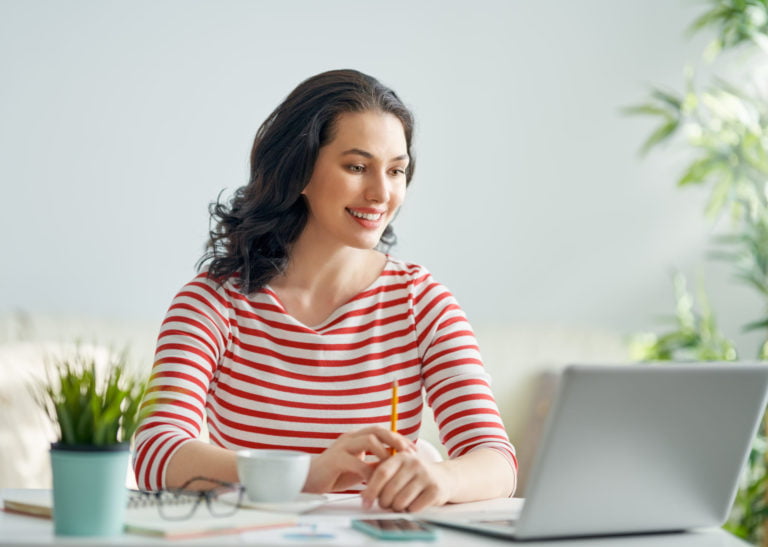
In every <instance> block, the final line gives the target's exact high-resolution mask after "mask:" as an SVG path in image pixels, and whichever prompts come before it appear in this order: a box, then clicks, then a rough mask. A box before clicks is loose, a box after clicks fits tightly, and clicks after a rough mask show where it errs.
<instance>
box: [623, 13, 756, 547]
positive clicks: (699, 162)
mask: <svg viewBox="0 0 768 547" xmlns="http://www.w3.org/2000/svg"><path fill="white" fill-rule="evenodd" d="M709 4H710V8H709V10H708V11H706V12H705V13H704V14H703V15H701V16H700V17H699V18H697V19H696V20H695V21H694V23H693V25H692V26H691V28H690V30H691V31H692V32H699V31H703V30H710V31H713V32H714V34H715V39H714V40H713V41H712V42H711V43H710V45H709V46H708V47H707V49H706V51H705V52H704V58H705V59H707V60H709V61H712V60H714V59H715V58H716V57H720V56H722V55H724V54H726V53H728V52H730V51H732V50H736V49H738V50H740V52H741V53H746V52H749V53H753V54H755V55H754V57H753V58H751V59H750V60H751V65H750V66H749V67H748V71H747V72H748V73H749V74H750V75H751V78H750V77H747V78H741V79H740V80H739V81H740V84H739V85H734V84H732V83H729V82H728V81H727V80H725V79H723V78H719V77H716V76H715V77H713V79H712V82H711V83H710V84H709V85H707V86H704V87H702V88H699V86H697V85H696V83H695V74H694V71H693V70H689V71H688V77H687V80H686V85H685V91H684V92H682V93H676V92H674V91H669V90H660V89H654V90H652V91H651V93H650V97H649V99H648V100H647V101H646V102H645V103H643V104H639V105H636V106H633V107H630V108H628V109H626V112H627V113H629V114H640V115H646V116H651V117H653V118H655V119H657V120H658V121H659V123H658V126H657V127H656V128H655V129H654V130H653V131H652V133H651V134H650V136H649V137H648V138H647V140H646V141H645V143H644V144H643V145H642V148H641V151H642V152H643V153H646V152H648V151H649V150H651V149H653V148H656V147H657V146H659V145H661V144H662V143H665V142H668V141H671V140H672V139H675V138H681V139H682V140H683V141H684V142H685V143H686V144H687V145H688V146H689V147H690V148H691V149H692V151H693V153H694V154H693V159H692V160H691V161H690V163H689V164H688V165H687V166H686V167H685V169H684V170H683V171H682V173H681V175H680V177H679V178H678V180H677V185H678V186H679V187H690V186H702V187H704V186H706V187H708V188H709V197H708V199H707V204H706V207H705V213H706V215H707V216H708V217H709V218H710V219H712V221H713V222H716V221H720V220H721V219H723V218H726V219H727V220H728V222H727V227H726V228H725V233H720V234H718V235H716V236H715V237H714V241H713V248H712V251H711V252H710V257H711V258H714V259H717V260H720V261H723V262H725V263H726V264H728V265H729V266H730V267H731V268H732V271H733V274H734V279H735V280H736V281H737V282H739V283H741V284H743V285H746V286H747V287H749V288H751V289H754V290H755V291H756V292H757V295H758V298H759V299H760V300H761V301H762V302H763V309H764V316H763V317H758V318H754V319H752V320H750V321H748V322H747V323H745V325H744V330H745V331H757V332H762V342H761V343H760V346H759V348H758V349H757V351H756V353H757V357H758V359H761V360H768V96H766V95H765V93H766V90H765V87H764V82H765V79H766V73H765V72H761V70H764V69H765V68H766V67H768V0H711V1H710V2H709ZM744 58H745V57H744V56H743V55H742V57H741V59H744ZM761 80H762V82H761ZM675 294H676V304H677V310H676V314H675V323H674V326H673V327H672V328H671V329H670V330H669V331H667V332H665V333H663V334H661V335H655V334H645V335H641V336H638V337H635V339H634V341H633V344H632V348H631V349H632V352H633V356H634V357H635V358H637V359H640V360H649V361H667V360H669V361H685V360H691V359H696V360H718V361H731V360H735V359H737V358H738V355H739V352H737V349H736V347H735V345H734V344H733V342H732V341H731V340H729V339H728V338H727V337H726V336H725V335H723V334H722V333H721V332H720V330H719V328H718V326H717V322H716V320H715V312H714V310H712V309H711V307H710V306H709V303H708V302H709V299H708V298H707V297H706V294H705V293H704V291H703V290H700V291H699V294H698V306H697V305H696V304H697V303H696V299H694V298H693V296H692V295H691V294H690V292H689V291H688V289H687V287H686V282H685V278H684V277H683V276H682V274H677V275H676V276H675ZM765 428H766V424H765V419H764V427H763V429H762V431H761V432H760V434H759V435H758V438H757V439H756V440H755V443H754V445H753V448H752V451H751V454H750V456H749V460H748V466H747V469H746V472H745V474H744V476H743V477H742V482H741V485H740V489H739V492H738V494H737V497H736V501H735V503H734V507H733V511H732V514H731V517H730V519H729V521H728V523H727V524H726V528H727V529H728V530H730V531H731V532H733V533H734V534H736V535H738V536H739V537H742V538H745V539H747V540H749V541H751V542H753V543H754V544H756V545H763V546H768V450H767V447H768V442H767V440H766V435H765V431H766V429H765Z"/></svg>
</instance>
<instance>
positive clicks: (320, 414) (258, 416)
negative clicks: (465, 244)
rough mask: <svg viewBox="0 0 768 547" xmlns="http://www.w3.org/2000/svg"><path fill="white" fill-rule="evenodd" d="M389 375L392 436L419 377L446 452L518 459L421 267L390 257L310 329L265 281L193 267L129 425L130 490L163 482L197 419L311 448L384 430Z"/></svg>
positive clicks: (453, 313) (451, 302)
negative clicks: (144, 403) (215, 276)
mask: <svg viewBox="0 0 768 547" xmlns="http://www.w3.org/2000/svg"><path fill="white" fill-rule="evenodd" d="M393 380H397V381H398V383H399V404H398V424H397V429H398V431H399V432H400V433H401V434H403V435H405V436H406V437H408V438H409V439H411V440H414V441H415V440H416V438H417V437H418V435H419V428H420V426H421V412H422V406H423V398H422V388H424V391H425V392H426V400H427V402H428V403H429V405H430V406H431V408H432V409H433V411H434V414H435V419H436V422H437V424H438V428H439V431H440V440H441V441H442V443H443V444H444V445H445V447H446V449H447V452H448V455H449V457H456V456H459V455H461V454H464V453H466V452H468V451H470V450H472V449H475V448H478V447H481V446H482V447H491V448H494V449H497V450H499V451H500V452H501V453H502V454H504V455H505V456H506V457H507V459H508V460H509V461H510V463H511V464H512V465H513V466H515V467H516V466H517V463H516V459H515V453H514V448H513V447H512V445H511V444H510V442H509V439H508V437H507V434H506V432H505V430H504V426H503V425H502V422H501V418H500V416H499V411H498V409H497V407H496V403H495V401H494V399H493V395H492V393H491V390H490V387H489V379H488V375H487V374H486V372H485V370H484V368H483V365H482V361H481V358H480V352H479V349H478V346H477V342H476V340H475V336H474V334H473V332H472V330H471V327H470V325H469V323H468V322H467V319H466V317H465V315H464V313H463V312H462V310H461V309H460V308H459V306H458V304H457V303H456V300H455V299H454V297H453V296H452V295H451V293H450V292H449V291H448V290H447V289H446V288H445V287H443V286H442V285H440V284H438V283H436V282H435V281H434V280H433V278H432V276H431V275H430V274H429V272H427V271H426V269H425V268H423V267H421V266H417V265H413V264H408V263H405V262H401V261H397V260H395V259H393V258H391V257H389V259H388V262H387V264H386V266H385V268H384V270H383V271H382V273H381V275H380V276H379V277H378V279H377V280H376V281H375V282H374V283H373V284H372V285H371V286H370V287H368V288H367V289H366V290H364V291H363V292H361V293H360V294H358V295H357V296H355V297H354V298H352V299H351V300H350V301H349V302H347V303H346V304H344V305H343V306H341V307H340V308H339V309H337V310H336V311H335V312H334V313H333V314H331V316H330V317H328V318H327V319H326V320H325V321H324V322H323V323H322V324H321V325H319V326H316V327H313V328H309V327H307V326H306V325H304V324H302V323H301V322H299V321H298V320H296V319H295V318H293V317H292V316H291V315H289V314H288V313H287V312H286V311H285V309H284V307H283V305H282V304H281V303H280V300H279V299H278V298H277V295H276V294H275V293H274V292H273V291H272V290H271V289H270V288H269V286H266V287H264V288H263V289H261V290H259V291H258V292H256V293H255V294H252V295H250V296H244V295H243V294H241V293H240V292H238V285H237V279H236V278H231V279H229V280H227V281H225V282H224V283H223V284H219V283H218V282H216V281H214V280H212V279H209V278H208V276H207V274H206V273H201V274H200V275H198V276H197V277H196V278H195V279H194V280H193V281H192V282H190V283H189V284H187V285H186V286H185V287H184V288H183V289H182V290H181V291H180V292H179V293H178V295H176V298H175V299H174V300H173V303H172V304H171V307H170V309H169V310H168V314H167V316H166V318H165V320H164V321H163V324H162V328H161V330H160V335H159V337H158V343H157V351H156V354H155V364H154V366H153V369H152V376H151V378H150V383H149V389H148V393H147V400H148V401H149V400H151V401H153V403H154V407H153V408H152V412H151V414H150V415H149V416H148V417H147V418H145V419H144V421H143V422H142V425H141V427H140V428H139V431H138V433H137V435H136V452H135V458H134V470H135V472H136V478H137V482H138V484H139V487H140V488H145V489H150V490H156V489H160V488H163V487H164V486H165V469H166V466H167V464H168V461H169V459H170V457H171V455H172V454H173V453H174V451H175V450H177V449H178V448H179V446H181V445H182V444H183V443H185V442H188V441H190V440H192V439H195V438H197V437H198V435H199V434H200V431H201V427H202V424H203V422H204V419H207V425H208V430H209V435H210V441H211V442H212V443H214V444H216V445H219V446H223V447H225V448H230V449H240V448H289V449H293V450H301V451H304V452H309V453H312V454H317V453H320V452H322V451H323V450H324V449H325V448H327V447H328V446H329V445H330V444H331V443H332V442H333V441H334V440H335V439H336V438H337V437H338V436H339V435H341V434H342V433H344V432H346V431H349V430H351V429H356V428H360V427H365V426H368V425H375V424H379V425H382V426H385V427H389V421H390V409H391V386H392V382H393ZM203 474H204V473H203Z"/></svg>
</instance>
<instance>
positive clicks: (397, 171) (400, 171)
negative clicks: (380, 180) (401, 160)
mask: <svg viewBox="0 0 768 547" xmlns="http://www.w3.org/2000/svg"><path fill="white" fill-rule="evenodd" d="M392 174H394V175H405V169H402V168H400V167H397V168H395V169H392Z"/></svg>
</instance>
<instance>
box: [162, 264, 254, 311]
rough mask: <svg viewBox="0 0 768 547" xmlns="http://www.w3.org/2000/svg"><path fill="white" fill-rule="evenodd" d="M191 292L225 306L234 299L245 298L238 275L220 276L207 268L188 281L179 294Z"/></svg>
mask: <svg viewBox="0 0 768 547" xmlns="http://www.w3.org/2000/svg"><path fill="white" fill-rule="evenodd" d="M189 293H194V294H195V295H197V296H198V298H203V299H205V300H208V301H218V302H220V303H221V304H224V305H225V306H226V305H227V303H230V302H232V301H233V300H236V299H241V298H245V297H244V296H243V295H242V294H241V292H240V282H239V277H238V276H229V277H227V278H218V277H215V276H214V275H212V274H211V273H209V272H208V270H207V268H204V269H201V270H200V272H198V274H197V275H196V276H195V277H193V278H192V279H191V280H190V281H188V282H187V283H186V284H185V285H184V286H183V287H182V288H181V290H180V291H179V293H178V295H177V296H180V295H184V294H189Z"/></svg>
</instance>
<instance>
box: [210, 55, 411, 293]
mask: <svg viewBox="0 0 768 547" xmlns="http://www.w3.org/2000/svg"><path fill="white" fill-rule="evenodd" d="M367 111H378V112H385V113H388V114H392V115H394V116H396V117H397V118H398V119H399V120H400V122H401V123H402V124H403V130H404V132H405V140H406V144H407V152H408V156H409V157H410V162H409V164H408V167H407V169H406V173H405V175H406V179H405V180H406V184H408V183H410V181H411V178H412V177H413V170H414V157H413V153H412V151H411V139H412V136H413V124H414V122H413V114H412V113H411V112H410V110H409V109H408V108H406V106H405V105H404V104H403V102H402V101H401V100H400V98H399V97H398V96H397V94H395V92H394V91H393V90H391V89H390V88H388V87H386V86H384V85H383V84H381V83H380V82H379V81H378V80H376V79H375V78H373V77H371V76H368V75H366V74H363V73H361V72H358V71H356V70H332V71H329V72H323V73H322V74H318V75H316V76H313V77H311V78H309V79H307V80H305V81H304V82H302V83H301V84H299V86H298V87H296V89H294V90H293V91H292V92H291V94H290V95H288V97H287V98H286V99H285V100H284V101H283V102H282V104H280V106H278V107H277V108H276V109H275V110H274V111H273V112H272V114H270V115H269V117H268V118H267V119H266V120H265V121H264V123H263V124H262V125H261V127H260V128H259V130H258V132H257V133H256V137H255V139H254V141H253V148H252V149H251V172H250V178H249V181H248V184H247V185H245V186H243V187H241V188H239V189H238V190H237V191H236V192H235V194H234V196H233V198H232V199H231V200H230V202H229V203H228V204H226V203H222V201H221V195H219V198H218V199H217V201H215V202H213V203H211V204H210V206H209V212H210V214H211V225H212V226H213V227H212V229H211V230H210V231H209V240H208V246H207V251H206V253H205V254H204V255H203V257H202V258H201V259H200V261H199V262H198V268H200V269H201V268H202V267H203V265H204V264H205V263H206V262H209V261H210V264H209V266H208V274H209V275H210V276H211V277H212V278H214V279H217V280H218V281H220V282H223V281H225V280H226V279H228V278H229V277H231V276H233V275H239V276H240V291H241V292H242V293H243V294H250V293H253V292H255V291H257V290H258V289H260V288H262V287H263V286H264V285H266V284H267V283H268V282H269V280H270V279H272V278H273V277H274V276H276V275H277V274H279V273H282V272H283V271H284V270H285V267H286V265H287V262H288V254H289V252H290V248H291V244H292V243H293V242H294V241H296V239H297V238H298V237H299V234H301V231H302V230H303V228H304V225H305V224H306V221H307V211H308V209H307V205H306V203H305V201H304V196H303V195H302V194H301V192H302V190H304V187H305V186H306V185H307V183H308V182H309V179H310V177H311V176H312V171H313V169H314V166H315V161H316V159H317V155H318V151H319V150H320V148H321V147H323V146H324V145H326V144H328V143H329V142H330V141H331V140H332V139H333V136H334V129H335V124H336V121H337V119H338V117H339V115H340V114H343V113H348V112H367ZM394 242H395V235H394V232H393V230H392V227H391V226H387V227H386V229H385V230H384V233H383V234H382V236H381V241H380V242H379V248H382V249H384V250H386V249H388V248H389V247H391V246H392V245H393V244H394Z"/></svg>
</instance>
